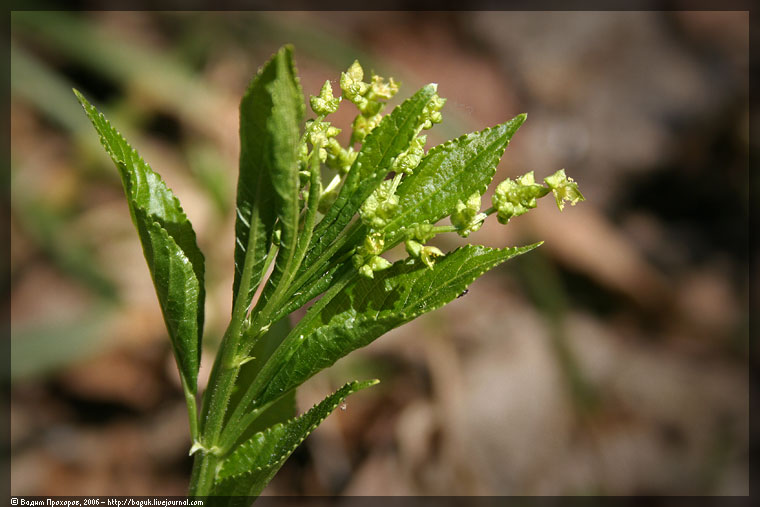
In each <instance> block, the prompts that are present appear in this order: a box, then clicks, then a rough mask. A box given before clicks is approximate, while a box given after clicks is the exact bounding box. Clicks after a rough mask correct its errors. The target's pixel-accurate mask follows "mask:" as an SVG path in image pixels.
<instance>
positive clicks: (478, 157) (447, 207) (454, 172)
mask: <svg viewBox="0 0 760 507" xmlns="http://www.w3.org/2000/svg"><path fill="white" fill-rule="evenodd" d="M525 118H526V115H525V114H521V115H519V116H516V117H514V118H513V119H511V120H510V121H508V122H506V123H502V124H501V125H498V126H496V127H492V128H488V129H485V130H481V131H480V132H473V133H470V134H467V135H464V136H462V137H459V138H457V139H453V140H451V141H449V142H446V143H444V144H440V145H438V146H436V147H435V148H432V149H431V150H430V151H429V152H428V153H427V155H426V156H425V158H423V159H422V162H420V165H419V166H417V168H416V169H415V170H414V173H412V174H411V175H409V176H406V177H405V178H404V179H403V180H402V182H401V184H400V185H399V187H398V191H397V195H398V196H399V207H398V212H397V213H396V215H395V216H394V218H393V220H392V221H391V222H390V223H389V224H388V225H387V226H386V227H385V230H386V231H388V237H387V238H386V242H387V243H388V244H390V245H393V244H396V243H397V242H398V241H400V240H401V235H402V231H400V228H401V227H403V226H409V225H413V224H418V223H423V222H428V223H431V224H434V223H435V222H437V221H439V220H440V219H442V218H443V217H445V216H448V215H450V214H451V213H452V212H453V211H454V210H455V209H456V206H457V202H458V201H460V200H461V199H463V198H466V197H467V196H470V195H472V194H474V193H478V194H479V195H483V193H484V192H485V191H486V188H488V184H489V183H490V182H491V180H492V179H493V176H494V174H495V173H496V167H497V165H498V164H499V159H500V158H501V156H502V154H503V153H504V150H505V149H506V148H507V144H509V140H510V139H511V138H512V135H514V133H515V132H516V131H517V129H519V128H520V126H521V125H522V124H523V122H524V121H525Z"/></svg>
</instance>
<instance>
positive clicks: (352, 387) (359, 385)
mask: <svg viewBox="0 0 760 507" xmlns="http://www.w3.org/2000/svg"><path fill="white" fill-rule="evenodd" d="M379 383H380V380H378V379H373V380H364V381H359V380H355V381H353V382H347V383H346V384H344V385H343V387H341V388H340V389H338V390H336V391H335V392H334V393H333V394H331V395H329V396H328V398H329V397H330V396H333V395H335V394H337V393H339V392H340V391H342V390H344V389H346V388H348V389H347V392H346V395H345V396H343V397H341V398H340V399H339V400H338V401H337V402H336V403H335V404H333V405H331V406H330V408H329V409H328V410H327V413H326V414H325V416H324V417H322V418H321V419H319V420H318V421H316V422H315V423H314V424H312V425H311V426H309V429H308V430H307V431H305V432H304V435H303V437H302V438H301V439H300V440H299V441H298V443H296V444H295V445H294V446H292V447H291V448H289V450H288V451H286V452H285V453H283V454H282V455H280V456H278V457H277V459H276V460H275V461H274V462H273V464H272V465H270V466H263V467H261V466H258V467H255V468H251V469H249V470H246V471H245V472H239V473H236V474H231V475H225V476H224V477H220V476H219V474H220V472H221V470H222V469H223V468H224V464H225V463H226V460H224V461H222V462H221V463H220V464H219V466H218V467H217V479H218V480H217V481H216V482H217V483H221V482H226V481H233V480H235V479H239V478H241V477H244V476H246V475H249V474H252V473H255V472H262V471H264V470H267V469H272V468H275V467H277V466H278V465H279V464H280V463H282V462H283V461H284V460H285V459H287V458H288V456H290V455H291V454H293V451H295V450H296V449H297V448H298V446H299V445H301V444H302V443H303V441H304V440H306V438H308V437H309V435H311V434H312V433H313V432H314V430H315V429H317V427H318V426H319V425H320V424H322V422H323V421H324V420H325V419H327V418H328V417H329V416H330V415H331V414H332V413H333V411H334V410H335V409H336V408H337V407H338V405H340V404H341V403H342V401H343V400H344V399H345V398H346V397H347V396H350V395H352V394H354V393H356V392H357V391H360V390H362V389H365V388H367V387H371V386H373V385H377V384H379ZM323 401H324V400H322V402H323ZM322 402H318V403H315V404H314V405H313V406H312V407H311V408H310V409H309V410H307V411H306V412H304V413H303V414H301V415H300V416H296V417H293V418H291V419H288V420H287V421H285V422H280V423H277V424H275V425H274V426H271V427H269V428H267V429H266V430H264V431H259V432H257V433H255V434H254V435H252V436H251V437H250V438H249V439H248V440H247V441H246V442H248V441H250V440H253V439H255V438H257V437H260V436H264V435H266V434H267V433H273V432H275V431H277V430H279V429H281V428H282V427H284V426H286V425H288V424H289V423H291V422H294V421H296V420H297V419H300V418H302V417H305V416H306V415H308V413H309V412H311V411H312V410H314V409H315V408H317V406H319V405H320V403H322ZM264 438H266V437H264ZM242 445H245V443H243V444H241V446H242ZM239 448H240V447H238V448H236V450H237V449H239ZM232 454H234V451H233V452H231V453H230V454H229V456H232Z"/></svg>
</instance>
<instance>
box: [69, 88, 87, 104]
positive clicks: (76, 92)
mask: <svg viewBox="0 0 760 507" xmlns="http://www.w3.org/2000/svg"><path fill="white" fill-rule="evenodd" d="M71 91H72V92H74V95H76V98H77V100H78V101H79V102H80V103H81V104H82V105H85V104H87V103H88V102H87V99H86V98H84V95H82V93H81V92H80V91H79V90H77V89H76V88H72V89H71Z"/></svg>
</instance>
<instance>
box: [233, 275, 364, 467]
mask: <svg viewBox="0 0 760 507" xmlns="http://www.w3.org/2000/svg"><path fill="white" fill-rule="evenodd" d="M354 275H356V271H355V270H352V271H348V272H346V273H345V274H344V275H343V276H342V277H341V278H340V279H338V280H337V281H336V282H335V283H334V284H333V285H332V286H331V287H330V288H329V289H328V290H327V292H325V294H324V296H322V298H321V299H320V300H319V301H318V302H317V303H316V305H315V306H314V310H313V311H314V312H319V311H320V310H321V309H322V308H324V307H325V306H326V305H327V304H328V303H329V302H330V301H331V300H332V299H333V298H334V297H335V296H336V295H337V294H338V293H339V292H340V291H342V290H343V289H344V288H345V286H346V285H347V284H348V283H349V282H350V281H351V280H352V279H353V277H354ZM299 333H300V327H299V325H296V327H294V328H293V329H292V330H291V331H290V333H289V334H288V336H287V337H286V338H285V340H284V341H283V342H282V343H281V344H280V346H279V347H277V349H275V351H274V352H273V353H272V355H271V356H269V359H268V360H267V362H266V363H265V364H264V366H262V368H261V371H260V372H259V374H258V375H257V376H256V378H255V379H254V381H253V382H252V383H251V384H250V385H249V386H248V388H247V389H246V392H245V394H244V395H243V397H242V398H241V399H240V402H239V403H238V405H237V407H236V408H235V410H234V411H233V412H232V415H231V416H230V418H229V420H228V422H227V426H226V427H225V429H224V433H223V435H222V438H221V440H220V444H219V446H220V453H222V454H223V453H224V452H226V451H227V450H229V448H230V447H231V446H232V445H233V444H234V443H235V440H236V439H237V438H238V436H239V435H240V434H241V433H242V432H243V431H245V430H246V429H247V428H248V427H249V426H250V425H251V423H253V421H254V420H255V419H256V418H257V417H258V416H259V415H260V414H261V413H262V412H263V411H264V410H266V408H267V407H268V406H269V405H270V404H271V403H274V402H275V401H277V400H276V399H275V400H272V401H270V402H269V403H267V404H265V405H263V406H260V407H256V408H255V409H253V410H251V409H250V406H251V403H253V401H254V400H255V398H256V397H257V396H258V395H259V394H260V393H261V392H263V389H264V388H265V387H266V384H265V382H268V381H269V380H270V379H271V378H272V377H273V373H275V372H273V371H272V370H273V369H274V368H277V367H278V366H281V363H282V361H281V356H278V353H279V354H282V353H283V352H282V351H283V350H287V346H288V345H289V344H290V342H292V341H293V340H294V338H293V337H294V336H298V335H299ZM284 394H286V393H285V392H283V393H282V394H281V396H282V395H284ZM246 411H248V412H247V413H245V412H246Z"/></svg>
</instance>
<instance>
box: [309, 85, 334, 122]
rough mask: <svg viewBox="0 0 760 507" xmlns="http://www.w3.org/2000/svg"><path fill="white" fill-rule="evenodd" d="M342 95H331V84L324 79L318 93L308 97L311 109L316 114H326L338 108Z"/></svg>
mask: <svg viewBox="0 0 760 507" xmlns="http://www.w3.org/2000/svg"><path fill="white" fill-rule="evenodd" d="M341 99H342V97H333V91H332V85H331V84H330V81H329V80H328V81H325V84H323V85H322V90H321V91H320V92H319V95H316V96H315V95H312V96H311V97H310V99H309V103H310V104H311V110H312V111H314V112H315V113H316V114H318V115H323V116H326V115H328V114H330V113H334V112H335V111H337V110H338V105H339V104H340V101H341Z"/></svg>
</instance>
